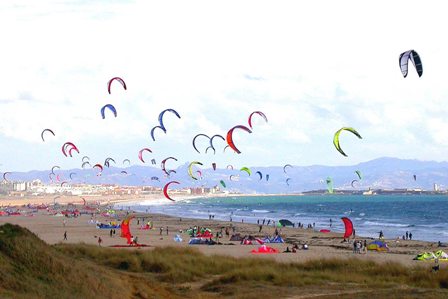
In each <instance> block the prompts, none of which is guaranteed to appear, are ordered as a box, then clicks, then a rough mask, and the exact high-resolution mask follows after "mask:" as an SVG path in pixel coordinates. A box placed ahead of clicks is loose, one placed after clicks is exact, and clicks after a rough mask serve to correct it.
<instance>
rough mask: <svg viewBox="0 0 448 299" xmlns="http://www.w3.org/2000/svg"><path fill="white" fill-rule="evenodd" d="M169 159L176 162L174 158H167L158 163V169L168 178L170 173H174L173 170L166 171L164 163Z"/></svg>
mask: <svg viewBox="0 0 448 299" xmlns="http://www.w3.org/2000/svg"><path fill="white" fill-rule="evenodd" d="M169 159H173V160H174V161H177V159H176V158H174V157H168V158H166V159H164V160H162V162H161V163H160V167H161V168H162V170H163V172H164V173H165V174H166V175H168V176H169V175H170V173H171V172H174V173H176V171H174V170H170V171H166V168H165V163H166V161H167V160H169Z"/></svg>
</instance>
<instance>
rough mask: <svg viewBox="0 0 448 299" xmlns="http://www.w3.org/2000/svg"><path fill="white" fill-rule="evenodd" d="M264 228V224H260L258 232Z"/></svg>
mask: <svg viewBox="0 0 448 299" xmlns="http://www.w3.org/2000/svg"><path fill="white" fill-rule="evenodd" d="M262 229H263V225H260V226H259V229H258V232H259V233H261V230H262Z"/></svg>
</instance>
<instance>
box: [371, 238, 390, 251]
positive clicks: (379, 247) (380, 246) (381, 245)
mask: <svg viewBox="0 0 448 299" xmlns="http://www.w3.org/2000/svg"><path fill="white" fill-rule="evenodd" d="M367 250H376V251H383V252H384V251H389V247H387V244H386V243H385V242H383V241H379V240H376V241H373V242H371V243H369V244H368V245H367Z"/></svg>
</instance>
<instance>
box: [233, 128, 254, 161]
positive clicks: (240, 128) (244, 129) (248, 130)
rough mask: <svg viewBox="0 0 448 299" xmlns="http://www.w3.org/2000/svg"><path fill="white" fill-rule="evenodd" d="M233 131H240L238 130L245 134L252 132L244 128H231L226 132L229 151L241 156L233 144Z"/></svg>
mask: <svg viewBox="0 0 448 299" xmlns="http://www.w3.org/2000/svg"><path fill="white" fill-rule="evenodd" d="M235 129H240V130H244V131H246V132H248V133H249V134H250V133H252V131H251V130H250V129H249V128H248V127H245V126H241V125H238V126H235V127H233V128H231V129H230V130H229V131H228V132H227V144H228V145H229V146H230V148H231V149H233V150H234V151H235V152H236V153H237V154H241V152H240V150H239V149H237V148H236V146H235V144H234V143H233V131H234V130H235Z"/></svg>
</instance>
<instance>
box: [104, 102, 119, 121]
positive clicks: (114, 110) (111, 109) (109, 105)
mask: <svg viewBox="0 0 448 299" xmlns="http://www.w3.org/2000/svg"><path fill="white" fill-rule="evenodd" d="M106 108H109V110H110V111H112V112H113V114H114V116H115V117H117V109H115V107H114V106H113V105H112V104H107V105H104V106H103V108H101V117H102V118H103V119H105V118H106V115H105V112H106V111H105V110H106Z"/></svg>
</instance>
